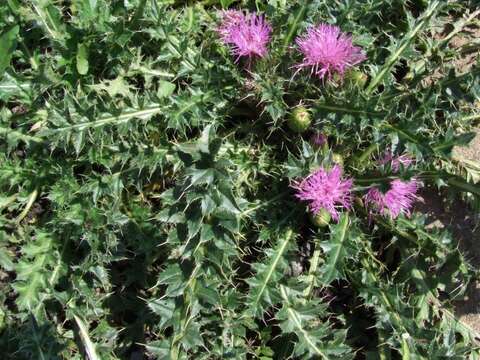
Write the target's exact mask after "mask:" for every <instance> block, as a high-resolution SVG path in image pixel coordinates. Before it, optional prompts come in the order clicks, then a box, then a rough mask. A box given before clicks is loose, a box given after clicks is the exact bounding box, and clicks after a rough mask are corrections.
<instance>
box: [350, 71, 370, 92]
mask: <svg viewBox="0 0 480 360" xmlns="http://www.w3.org/2000/svg"><path fill="white" fill-rule="evenodd" d="M347 79H348V80H349V81H350V82H351V83H352V84H353V85H356V86H358V87H359V88H363V87H365V84H366V83H367V80H368V77H367V75H366V74H364V73H363V72H361V71H358V70H351V71H349V72H348V73H347Z"/></svg>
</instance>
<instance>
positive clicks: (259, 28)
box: [217, 10, 272, 61]
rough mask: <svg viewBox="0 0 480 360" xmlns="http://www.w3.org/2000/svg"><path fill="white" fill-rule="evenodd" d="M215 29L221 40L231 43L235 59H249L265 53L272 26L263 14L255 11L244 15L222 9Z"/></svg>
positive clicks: (239, 12)
mask: <svg viewBox="0 0 480 360" xmlns="http://www.w3.org/2000/svg"><path fill="white" fill-rule="evenodd" d="M217 31H218V33H219V34H220V38H221V39H222V41H223V42H224V43H225V44H228V45H231V47H232V53H233V54H234V55H235V56H236V57H237V59H236V61H238V60H239V59H240V57H242V56H246V57H248V58H249V59H250V60H251V59H252V58H253V57H255V56H258V57H264V56H265V55H267V45H268V43H269V41H270V33H271V32H272V28H271V26H270V24H269V23H268V22H267V21H266V20H265V19H264V17H263V16H259V15H256V13H251V14H246V15H245V14H244V13H243V12H241V11H238V10H228V11H224V12H223V13H222V23H221V24H220V26H219V28H218V29H217Z"/></svg>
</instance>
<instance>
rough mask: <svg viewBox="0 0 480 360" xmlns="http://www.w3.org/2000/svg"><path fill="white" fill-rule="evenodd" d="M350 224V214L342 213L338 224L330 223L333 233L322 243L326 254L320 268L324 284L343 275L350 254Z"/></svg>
mask: <svg viewBox="0 0 480 360" xmlns="http://www.w3.org/2000/svg"><path fill="white" fill-rule="evenodd" d="M349 224H350V220H349V217H348V214H346V213H345V214H342V215H341V216H340V220H339V221H338V224H335V225H330V229H331V233H330V238H329V240H328V242H322V243H321V244H320V245H321V247H322V249H323V251H324V252H325V255H326V259H325V263H324V264H323V265H322V267H321V269H320V271H321V273H322V278H321V282H322V285H328V284H330V283H331V282H332V281H333V280H336V279H339V278H341V277H342V276H343V272H344V268H345V266H344V261H345V258H346V257H347V255H348V250H347V246H348V244H347V242H348V241H349V238H348V235H347V231H348V227H349Z"/></svg>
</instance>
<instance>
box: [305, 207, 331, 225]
mask: <svg viewBox="0 0 480 360" xmlns="http://www.w3.org/2000/svg"><path fill="white" fill-rule="evenodd" d="M309 218H310V222H311V223H312V224H313V225H315V226H316V227H325V226H327V225H328V224H329V223H330V220H331V219H332V216H331V215H330V213H329V212H328V211H327V210H325V209H321V210H320V211H319V212H318V213H317V214H316V215H313V214H312V213H310V215H309Z"/></svg>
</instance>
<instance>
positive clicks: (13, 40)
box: [0, 25, 20, 77]
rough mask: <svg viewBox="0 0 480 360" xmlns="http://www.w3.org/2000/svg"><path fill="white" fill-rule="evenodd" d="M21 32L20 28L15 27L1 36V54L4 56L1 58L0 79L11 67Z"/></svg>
mask: <svg viewBox="0 0 480 360" xmlns="http://www.w3.org/2000/svg"><path fill="white" fill-rule="evenodd" d="M19 30H20V27H19V26H18V25H15V26H14V27H13V28H11V29H10V30H8V31H7V32H4V33H3V34H2V35H1V36H0V54H2V55H1V56H0V77H1V76H2V75H3V73H4V72H5V69H6V68H7V67H8V66H9V65H10V60H11V59H12V54H13V52H14V51H15V49H16V48H17V35H18V31H19Z"/></svg>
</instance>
